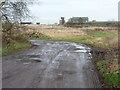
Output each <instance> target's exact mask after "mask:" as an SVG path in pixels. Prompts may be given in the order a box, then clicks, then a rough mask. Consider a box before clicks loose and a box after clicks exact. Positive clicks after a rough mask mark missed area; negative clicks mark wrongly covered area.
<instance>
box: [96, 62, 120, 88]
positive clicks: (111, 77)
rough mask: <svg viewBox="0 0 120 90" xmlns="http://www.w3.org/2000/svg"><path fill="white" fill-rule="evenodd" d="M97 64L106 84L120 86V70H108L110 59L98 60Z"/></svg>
mask: <svg viewBox="0 0 120 90" xmlns="http://www.w3.org/2000/svg"><path fill="white" fill-rule="evenodd" d="M97 66H98V69H99V71H100V74H101V75H102V77H103V78H104V82H105V83H106V85H108V86H112V87H119V88H120V72H119V71H115V72H108V71H107V68H108V67H107V66H109V61H107V60H102V61H99V62H97Z"/></svg>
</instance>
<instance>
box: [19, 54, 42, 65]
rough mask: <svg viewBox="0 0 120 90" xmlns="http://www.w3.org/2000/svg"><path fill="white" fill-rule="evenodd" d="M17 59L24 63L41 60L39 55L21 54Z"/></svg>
mask: <svg viewBox="0 0 120 90" xmlns="http://www.w3.org/2000/svg"><path fill="white" fill-rule="evenodd" d="M17 61H19V62H22V63H23V64H25V65H28V64H31V63H35V62H36V63H37V62H42V60H41V59H40V55H34V54H33V55H21V56H19V57H17Z"/></svg>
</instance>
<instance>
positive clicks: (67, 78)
mask: <svg viewBox="0 0 120 90" xmlns="http://www.w3.org/2000/svg"><path fill="white" fill-rule="evenodd" d="M30 41H31V42H32V43H33V44H34V47H33V48H31V49H29V50H26V51H22V52H18V53H14V54H10V55H8V56H4V57H3V58H2V70H3V73H2V87H3V88H101V84H100V81H99V78H98V75H97V72H96V69H95V67H94V64H93V63H92V60H91V58H92V57H91V53H90V52H91V48H89V47H87V46H85V45H82V44H77V43H69V42H52V41H43V40H30Z"/></svg>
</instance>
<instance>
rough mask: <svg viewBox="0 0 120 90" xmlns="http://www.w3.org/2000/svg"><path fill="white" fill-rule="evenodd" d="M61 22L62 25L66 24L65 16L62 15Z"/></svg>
mask: <svg viewBox="0 0 120 90" xmlns="http://www.w3.org/2000/svg"><path fill="white" fill-rule="evenodd" d="M59 24H60V25H63V24H65V18H64V17H61V20H59Z"/></svg>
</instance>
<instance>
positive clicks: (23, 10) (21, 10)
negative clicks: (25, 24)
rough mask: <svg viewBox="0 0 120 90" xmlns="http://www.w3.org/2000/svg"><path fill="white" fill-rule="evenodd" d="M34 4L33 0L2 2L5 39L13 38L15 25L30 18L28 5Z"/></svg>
mask: <svg viewBox="0 0 120 90" xmlns="http://www.w3.org/2000/svg"><path fill="white" fill-rule="evenodd" d="M32 3H33V0H32V1H31V0H4V1H2V2H0V22H1V23H2V31H3V38H4V39H7V38H9V37H10V36H11V30H12V27H13V26H14V24H16V23H18V22H20V21H21V20H22V19H24V18H27V17H29V16H30V15H29V9H28V5H30V4H32ZM4 33H5V35H4Z"/></svg>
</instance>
